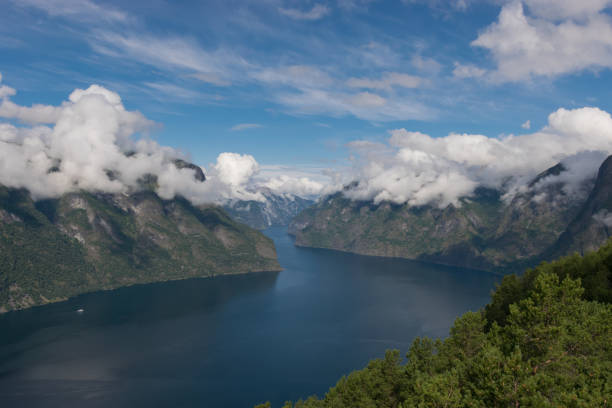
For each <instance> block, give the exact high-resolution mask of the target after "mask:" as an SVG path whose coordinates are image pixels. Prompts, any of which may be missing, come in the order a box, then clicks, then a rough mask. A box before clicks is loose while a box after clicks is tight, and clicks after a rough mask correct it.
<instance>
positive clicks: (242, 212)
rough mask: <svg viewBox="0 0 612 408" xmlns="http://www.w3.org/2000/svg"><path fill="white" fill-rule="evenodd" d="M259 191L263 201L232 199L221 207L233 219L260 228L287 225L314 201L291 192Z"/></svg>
mask: <svg viewBox="0 0 612 408" xmlns="http://www.w3.org/2000/svg"><path fill="white" fill-rule="evenodd" d="M260 193H261V194H262V196H263V197H264V201H255V200H248V201H245V200H232V201H229V202H227V203H226V204H225V205H224V206H223V208H224V209H225V210H226V211H227V212H228V214H229V215H230V216H231V217H232V218H234V219H235V220H237V221H239V222H242V223H244V224H247V225H249V226H250V227H252V228H256V229H260V230H261V229H266V228H268V227H271V226H281V225H282V226H284V225H289V223H290V222H291V220H292V219H293V217H295V216H296V215H297V214H299V213H300V212H301V211H303V210H304V209H306V208H308V207H309V206H311V205H312V204H313V203H314V201H312V200H308V199H305V198H302V197H299V196H296V195H293V194H275V193H274V192H272V191H271V190H269V189H262V190H260Z"/></svg>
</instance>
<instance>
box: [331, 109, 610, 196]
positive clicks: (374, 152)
mask: <svg viewBox="0 0 612 408" xmlns="http://www.w3.org/2000/svg"><path fill="white" fill-rule="evenodd" d="M390 133H391V137H390V138H389V140H388V142H387V143H373V142H368V141H356V142H352V143H351V144H349V148H350V149H351V151H352V153H353V156H352V158H353V168H352V171H351V172H349V174H346V175H345V176H344V177H343V181H344V182H346V181H358V184H357V185H356V186H354V187H352V188H351V189H350V190H348V191H346V193H345V194H346V195H347V196H348V197H350V198H353V199H357V200H373V201H374V202H376V203H379V202H382V201H390V202H394V203H398V204H403V203H408V204H409V205H415V206H418V205H424V204H429V203H437V204H438V205H439V206H441V207H445V206H447V205H448V204H457V203H458V200H459V198H461V197H464V196H469V195H471V194H472V193H473V192H474V190H475V188H476V187H478V186H487V187H492V188H503V190H504V191H505V192H506V193H508V194H509V195H512V194H514V193H516V192H518V191H524V190H525V189H526V188H527V185H528V183H529V182H530V181H531V180H532V179H533V177H535V176H536V175H537V174H538V173H540V172H542V171H544V170H546V169H547V168H549V167H551V166H554V165H555V164H557V163H559V162H563V164H564V167H565V168H566V171H564V172H563V173H561V175H560V176H558V177H553V178H548V179H546V180H542V182H540V183H538V185H537V186H532V187H534V188H535V187H541V186H543V185H544V184H543V183H544V182H546V183H548V182H552V181H554V182H563V183H565V185H566V186H565V191H566V193H568V194H573V193H576V194H577V193H581V188H580V186H581V185H583V183H584V181H585V180H587V179H590V178H592V177H594V176H595V175H596V173H597V169H598V167H599V166H600V164H601V163H602V161H603V160H604V158H605V156H606V155H607V154H609V153H610V152H612V118H611V117H610V114H609V113H607V112H605V111H602V110H600V109H598V108H581V109H573V110H567V109H559V110H557V111H555V112H553V113H552V114H550V115H549V117H548V125H547V126H545V127H544V128H543V129H541V130H540V131H538V132H535V133H531V134H525V135H518V136H515V135H510V136H503V137H500V138H491V137H487V136H484V135H474V134H457V133H451V134H449V135H448V136H445V137H440V138H434V137H431V136H429V135H427V134H424V133H420V132H410V131H407V130H406V129H397V130H393V131H391V132H390ZM339 187H340V186H337V188H339Z"/></svg>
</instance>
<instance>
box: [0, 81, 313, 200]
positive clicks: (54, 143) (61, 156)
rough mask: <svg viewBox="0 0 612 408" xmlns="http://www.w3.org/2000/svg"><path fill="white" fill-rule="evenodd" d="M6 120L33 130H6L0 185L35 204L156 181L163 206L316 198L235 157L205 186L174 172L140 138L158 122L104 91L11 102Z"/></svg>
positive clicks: (0, 129)
mask: <svg viewBox="0 0 612 408" xmlns="http://www.w3.org/2000/svg"><path fill="white" fill-rule="evenodd" d="M0 117H4V118H9V119H12V120H18V121H21V122H24V123H32V124H33V125H32V126H19V127H17V126H15V125H13V124H11V123H2V122H0V184H2V185H5V186H7V187H15V188H26V189H28V190H29V191H30V193H31V194H32V196H33V197H34V198H35V199H40V198H47V197H58V196H60V195H62V194H64V193H67V192H71V191H78V190H87V191H93V192H108V193H121V192H130V191H134V190H138V189H140V188H141V185H140V181H139V180H141V179H142V177H143V176H145V175H154V176H156V178H157V184H158V187H157V193H158V194H159V195H160V196H161V197H162V198H165V199H170V198H172V197H174V196H175V195H181V196H183V197H185V198H187V199H189V200H191V201H192V202H193V203H194V204H201V203H206V202H215V203H223V202H225V201H227V200H231V199H239V200H240V199H244V200H260V201H263V200H264V199H265V198H264V196H263V195H262V194H261V193H260V192H258V191H257V189H258V187H261V186H264V185H265V186H266V187H269V188H271V189H273V190H277V191H279V192H281V193H282V192H305V193H309V194H310V193H312V192H313V191H316V190H317V188H318V184H317V182H313V181H311V180H309V179H308V178H307V177H306V178H305V177H299V178H297V179H294V177H293V176H292V175H290V174H288V175H286V176H284V177H283V175H282V174H281V175H280V176H275V177H267V178H261V179H257V180H255V179H254V177H255V176H256V175H257V174H258V172H259V164H258V163H257V161H256V160H255V158H254V157H253V156H250V155H246V154H245V155H241V154H237V153H229V152H226V153H221V154H220V155H219V156H218V158H217V161H216V163H214V164H212V165H211V166H210V169H209V170H208V171H207V172H206V178H207V179H206V181H205V182H200V181H198V180H196V179H195V177H194V175H195V173H194V170H192V169H189V168H182V169H179V168H177V166H176V165H175V164H174V160H175V159H177V158H181V155H180V154H179V153H178V152H177V151H175V150H174V149H172V148H169V147H164V146H160V145H158V144H157V143H155V142H154V141H152V140H149V139H146V138H143V137H142V135H143V134H145V133H146V132H147V131H148V129H150V128H151V127H152V125H153V122H151V121H150V120H148V119H146V118H145V117H144V116H143V115H142V114H140V113H139V112H132V111H128V110H126V109H125V107H124V106H123V103H122V100H121V98H120V97H119V95H118V94H117V93H115V92H112V91H110V90H108V89H106V88H103V87H101V86H98V85H92V86H90V87H89V88H87V89H76V90H75V91H73V92H72V93H71V94H70V96H69V98H68V100H67V101H65V102H63V103H62V104H61V105H59V106H48V105H34V106H33V107H24V106H20V105H17V104H15V103H13V102H12V101H10V100H9V99H8V97H7V98H5V99H4V100H3V102H2V105H0ZM39 124H46V126H41V125H39ZM109 174H112V177H109Z"/></svg>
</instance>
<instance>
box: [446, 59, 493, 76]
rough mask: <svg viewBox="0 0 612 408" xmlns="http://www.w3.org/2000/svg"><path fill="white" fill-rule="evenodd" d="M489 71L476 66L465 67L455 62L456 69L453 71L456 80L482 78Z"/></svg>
mask: <svg viewBox="0 0 612 408" xmlns="http://www.w3.org/2000/svg"><path fill="white" fill-rule="evenodd" d="M486 73H487V71H486V70H485V69H482V68H478V67H477V66H475V65H463V64H460V63H458V62H455V68H454V69H453V76H454V77H455V78H480V77H482V76H483V75H484V74H486Z"/></svg>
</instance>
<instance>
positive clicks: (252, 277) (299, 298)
mask: <svg viewBox="0 0 612 408" xmlns="http://www.w3.org/2000/svg"><path fill="white" fill-rule="evenodd" d="M266 234H268V235H269V236H270V237H271V238H273V239H274V241H275V244H276V248H277V251H278V256H279V260H280V263H281V265H282V266H283V268H284V271H283V272H281V273H256V274H247V275H235V276H224V277H217V278H212V279H191V280H186V281H178V282H166V283H159V284H152V285H142V286H133V287H129V288H122V289H119V290H115V291H109V292H99V293H92V294H87V295H83V296H80V297H78V298H75V299H71V300H69V301H67V302H62V303H57V304H52V305H47V306H43V307H38V308H34V309H30V310H25V311H19V312H13V313H9V314H5V315H0V406H1V407H3V408H7V407H65V406H78V407H109V406H111V407H113V408H118V407H166V406H167V407H194V406H197V407H250V406H253V405H254V404H256V403H259V402H263V401H266V400H270V401H272V402H273V404H274V405H275V406H279V405H280V404H281V403H282V402H283V401H285V400H288V399H298V398H300V397H307V396H308V395H311V394H313V393H318V394H319V395H322V394H323V393H324V392H325V391H326V390H327V389H328V387H329V386H331V385H333V384H334V383H335V382H336V381H337V380H338V379H339V377H340V376H342V375H343V374H345V373H348V372H349V371H351V370H354V369H358V368H361V367H363V366H364V365H365V364H366V363H367V362H368V360H370V359H372V358H375V357H381V356H383V355H384V351H385V349H389V348H397V349H399V350H400V351H402V353H404V352H406V351H407V350H408V347H409V345H410V343H411V341H412V340H413V339H414V337H416V336H440V337H443V336H446V334H447V333H448V329H449V328H450V326H451V325H452V323H453V320H454V319H455V318H456V317H457V316H459V315H460V314H462V313H464V312H466V311H468V310H476V309H478V308H480V307H482V306H483V305H484V304H486V303H487V301H488V300H489V295H490V291H491V290H492V289H493V287H494V284H495V282H496V281H498V280H499V277H497V276H494V275H491V274H488V273H484V272H479V271H471V270H465V269H458V268H451V267H444V266H438V265H431V264H424V263H418V262H412V261H406V260H398V259H384V258H375V257H364V256H358V255H351V254H346V253H340V252H334V251H326V250H316V249H308V248H296V247H294V246H293V243H292V240H291V239H290V237H289V236H288V235H287V232H286V229H285V228H271V229H269V230H267V231H266ZM80 308H82V309H84V311H83V312H82V313H78V312H77V310H78V309H80Z"/></svg>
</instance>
